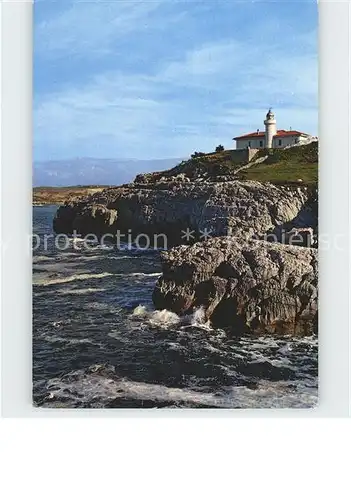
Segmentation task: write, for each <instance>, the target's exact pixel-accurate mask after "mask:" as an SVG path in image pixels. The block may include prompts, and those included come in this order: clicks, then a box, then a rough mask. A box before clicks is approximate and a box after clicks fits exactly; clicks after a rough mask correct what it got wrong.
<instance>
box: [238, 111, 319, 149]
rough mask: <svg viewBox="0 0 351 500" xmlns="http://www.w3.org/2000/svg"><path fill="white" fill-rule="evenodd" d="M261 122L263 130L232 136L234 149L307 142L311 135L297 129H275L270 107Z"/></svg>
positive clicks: (280, 146)
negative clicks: (234, 144)
mask: <svg viewBox="0 0 351 500" xmlns="http://www.w3.org/2000/svg"><path fill="white" fill-rule="evenodd" d="M263 123H264V124H265V130H264V131H261V130H259V129H257V130H256V132H251V133H250V134H245V135H240V136H239V137H234V140H235V141H236V149H246V148H250V149H263V148H285V147H287V146H293V145H295V144H303V143H305V142H309V141H310V139H311V138H312V136H311V135H309V134H306V133H305V132H299V131H298V130H277V122H276V119H275V116H274V113H273V112H272V110H271V109H270V110H269V111H268V113H267V114H266V119H265V120H264V122H263Z"/></svg>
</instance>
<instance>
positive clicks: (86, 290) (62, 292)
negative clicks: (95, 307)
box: [58, 288, 106, 295]
mask: <svg viewBox="0 0 351 500" xmlns="http://www.w3.org/2000/svg"><path fill="white" fill-rule="evenodd" d="M105 290H106V288H73V289H72V290H58V293H59V294H60V295H87V294H89V293H97V292H104V291H105Z"/></svg>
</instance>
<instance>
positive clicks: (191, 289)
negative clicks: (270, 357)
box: [153, 237, 317, 335]
mask: <svg viewBox="0 0 351 500" xmlns="http://www.w3.org/2000/svg"><path fill="white" fill-rule="evenodd" d="M161 262H162V268H163V276H162V277H161V278H160V279H159V280H158V282H157V284H156V287H155V290H154V293H153V301H154V304H155V306H156V308H157V309H168V310H170V311H174V312H176V313H177V314H180V315H184V314H189V313H191V312H192V311H193V310H194V309H196V308H199V307H202V308H203V309H204V311H205V315H206V318H207V319H209V320H210V321H211V322H212V324H213V325H214V326H218V327H230V328H231V329H232V331H233V333H234V334H238V335H239V334H243V333H250V334H257V335H259V334H267V333H268V334H277V335H283V334H293V335H311V334H312V333H313V332H315V331H316V328H317V253H316V250H315V249H311V248H303V247H296V246H291V245H281V244H279V243H278V244H273V243H267V242H265V241H257V240H244V239H242V238H235V237H227V238H225V237H219V238H213V239H211V240H209V241H207V242H205V243H195V244H194V245H193V246H191V247H188V246H185V245H182V246H180V247H176V248H173V249H172V250H170V251H168V252H162V253H161Z"/></svg>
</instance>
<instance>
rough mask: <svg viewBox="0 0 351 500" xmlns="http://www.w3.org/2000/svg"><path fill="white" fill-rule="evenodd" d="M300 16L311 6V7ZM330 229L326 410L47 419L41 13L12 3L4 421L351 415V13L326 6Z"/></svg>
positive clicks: (7, 29) (5, 127) (324, 304)
mask: <svg viewBox="0 0 351 500" xmlns="http://www.w3.org/2000/svg"><path fill="white" fill-rule="evenodd" d="M297 8H301V11H302V12H301V14H302V15H303V6H302V5H301V3H300V4H299V5H298V4H297ZM319 10H320V43H319V47H320V132H319V137H320V144H321V146H320V152H321V160H320V165H321V171H320V195H321V196H320V225H321V232H323V233H326V232H328V233H329V235H330V237H331V238H333V237H336V236H337V234H343V235H345V238H344V239H343V240H342V245H341V247H340V248H339V249H336V248H333V249H332V250H329V251H328V252H321V257H320V264H321V266H320V267H321V278H320V318H321V320H320V357H319V360H320V402H319V406H318V407H317V408H315V409H310V410H226V411H222V410H186V411H184V410H169V411H167V410H157V411H154V410H142V411H140V410H135V411H131V410H111V409H109V410H79V411H77V410H53V409H50V410H44V409H37V408H33V407H32V405H31V390H32V388H31V363H32V359H31V332H30V325H31V251H30V239H29V235H30V234H31V223H32V221H31V213H32V207H31V171H32V165H31V163H32V139H31V130H32V123H31V112H32V109H31V108H32V85H31V81H32V5H31V3H30V2H25V1H22V2H17V1H13V2H2V4H1V22H2V29H1V32H2V68H1V69H2V89H1V91H2V94H1V97H2V99H1V101H2V127H1V133H2V137H1V139H2V149H1V155H2V162H1V165H2V198H1V208H2V210H1V216H2V220H1V228H2V278H3V280H2V333H3V335H2V358H1V361H2V391H1V392H2V414H3V416H15V417H18V416H21V417H58V416H59V417H82V416H94V417H97V416H99V417H101V416H103V417H116V416H119V417H121V416H123V417H126V416H128V417H130V416H134V417H135V416H138V417H140V416H142V417H145V416H153V417H155V416H156V417H165V416H171V417H175V416H179V417H181V416H186V417H189V416H191V417H199V416H200V417H208V416H212V417H213V416H216V417H219V416H221V417H222V416H224V417H230V418H233V417H263V416H264V417H266V416H270V417H292V416H293V417H306V416H315V417H316V416H318V417H321V416H347V415H348V414H349V411H350V406H349V401H350V377H349V366H350V365H349V360H350V343H349V312H348V305H349V300H348V299H349V262H348V253H349V251H348V250H349V240H348V238H347V236H348V230H349V193H348V187H349V165H350V161H349V160H350V149H349V140H350V118H349V117H350V100H349V87H350V54H349V50H350V35H349V32H350V26H349V21H350V5H349V3H348V2H347V1H344V2H342V1H339V2H330V1H329V2H328V1H323V0H322V1H320V2H319Z"/></svg>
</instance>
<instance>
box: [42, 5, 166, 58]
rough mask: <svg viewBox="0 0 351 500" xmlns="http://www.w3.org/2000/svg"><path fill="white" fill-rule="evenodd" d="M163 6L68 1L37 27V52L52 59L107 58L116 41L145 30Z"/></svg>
mask: <svg viewBox="0 0 351 500" xmlns="http://www.w3.org/2000/svg"><path fill="white" fill-rule="evenodd" d="M161 3H162V0H159V1H158V0H152V1H148V2H141V1H138V0H128V1H123V0H122V1H121V0H118V1H105V0H94V2H79V1H78V2H77V1H76V2H68V3H67V2H66V8H64V9H63V10H62V12H61V13H60V14H59V15H57V14H56V15H54V16H52V17H50V18H49V19H45V20H42V21H41V22H39V24H38V25H37V26H36V29H35V40H36V52H37V54H38V55H41V56H44V57H45V56H47V57H49V58H60V57H64V58H65V57H72V56H76V57H78V56H85V57H90V58H91V57H95V56H98V55H103V54H104V55H106V54H108V53H110V52H111V50H112V49H113V48H114V49H115V47H114V44H115V42H116V41H118V40H119V39H121V38H122V37H125V36H126V35H128V34H130V33H133V32H135V31H138V30H141V29H143V27H144V26H145V25H146V24H147V23H148V22H149V20H150V15H151V14H152V13H153V12H154V11H156V10H157V9H158V7H159V6H160V5H161Z"/></svg>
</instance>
